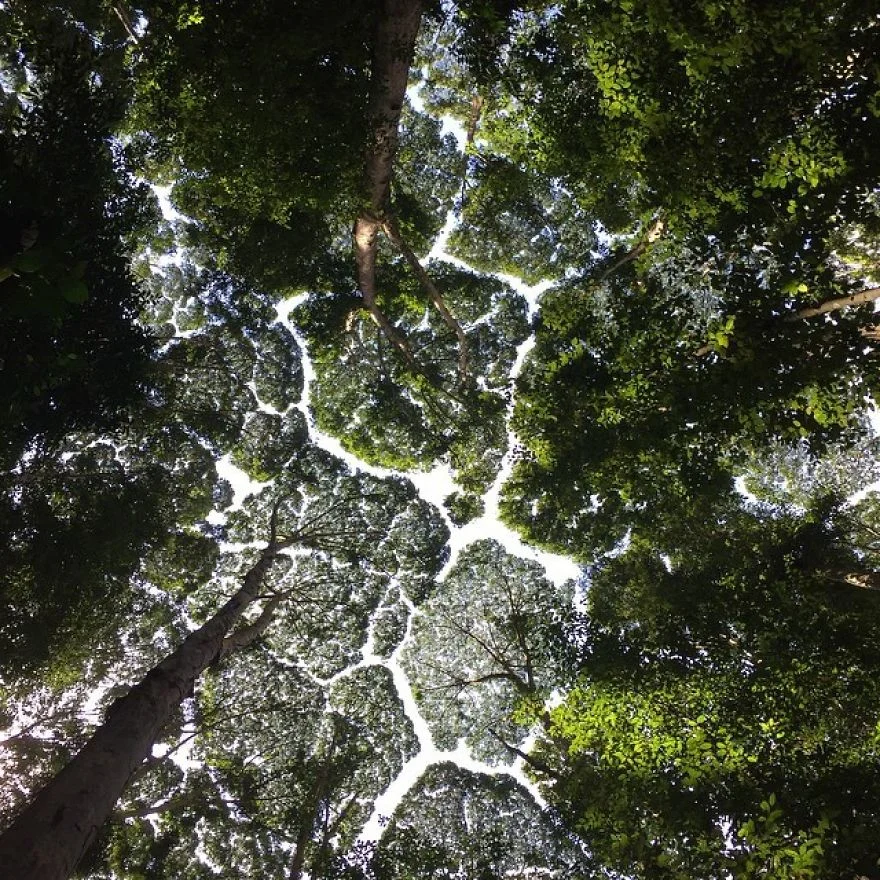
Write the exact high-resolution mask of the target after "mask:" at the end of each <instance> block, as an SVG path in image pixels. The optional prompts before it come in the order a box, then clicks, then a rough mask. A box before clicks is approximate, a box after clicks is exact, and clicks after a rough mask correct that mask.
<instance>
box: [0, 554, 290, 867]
mask: <svg viewBox="0 0 880 880" xmlns="http://www.w3.org/2000/svg"><path fill="white" fill-rule="evenodd" d="M279 549H281V545H278V544H275V542H274V541H273V542H271V543H270V545H269V547H267V548H266V549H265V550H264V551H263V553H262V554H261V556H260V558H259V559H258V561H257V562H256V563H255V565H254V566H253V567H252V568H251V569H250V571H249V572H248V573H247V575H246V576H245V578H244V582H243V584H242V586H241V588H240V589H239V590H238V592H236V593H235V594H234V595H233V596H232V597H231V598H230V599H229V600H228V601H227V602H226V604H224V605H223V607H222V608H221V609H220V610H219V611H218V612H217V613H216V614H215V615H214V616H213V617H212V618H211V619H210V620H208V621H207V622H206V623H205V624H204V625H203V626H201V627H200V628H199V629H197V630H196V631H195V632H192V633H190V635H189V636H187V638H186V639H185V640H184V641H183V644H181V645H180V647H179V648H178V649H177V650H176V651H174V652H173V653H172V654H170V655H169V656H168V657H166V658H165V659H164V660H163V661H162V662H161V663H159V664H158V665H157V666H155V667H154V668H153V669H151V670H150V672H148V673H147V675H146V676H145V677H144V678H143V680H141V681H140V682H139V683H138V684H136V685H135V686H134V687H133V688H132V689H131V690H130V691H129V692H128V693H127V694H126V695H125V696H124V697H121V698H120V699H118V700H116V702H114V703H113V704H112V705H111V706H110V709H109V710H108V711H107V715H106V718H105V719H104V723H103V724H102V725H101V726H100V727H99V728H98V729H97V730H96V731H95V733H94V734H93V735H92V738H91V739H90V740H89V741H88V742H87V743H86V745H85V746H84V747H83V749H82V750H81V751H80V752H79V754H78V755H77V756H76V757H75V758H74V759H73V760H72V761H71V762H70V763H69V764H68V765H67V766H66V767H65V768H64V769H63V770H62V771H61V772H60V773H59V774H58V775H57V776H56V777H55V778H54V779H53V780H52V781H51V782H50V783H49V784H48V785H46V786H45V788H43V789H42V791H40V792H39V794H37V796H36V798H35V799H34V800H33V801H32V802H31V804H30V805H29V806H28V807H27V808H26V809H25V810H24V812H23V813H21V814H20V815H19V816H18V818H17V819H16V820H15V822H13V824H12V825H11V826H10V827H9V828H8V829H7V830H6V831H5V832H4V833H3V835H2V836H0V877H3V878H9V880H13V878H14V880H64V878H67V877H69V876H70V874H71V873H72V872H73V870H74V868H75V867H76V865H77V862H78V861H79V860H80V859H81V858H82V856H83V854H84V853H85V852H86V850H87V849H88V847H89V846H90V845H91V843H92V841H93V840H94V839H95V836H96V835H97V833H98V830H99V829H100V828H101V826H102V825H103V824H104V823H105V822H106V821H107V819H108V818H109V817H110V815H111V814H112V812H113V806H114V804H115V803H116V801H117V800H118V799H119V797H120V795H121V794H122V791H123V789H124V788H125V786H126V784H127V783H128V781H129V780H130V779H131V777H132V776H133V775H134V773H135V771H136V770H137V769H138V767H139V766H140V765H141V764H142V763H143V761H144V760H145V759H146V758H147V757H148V756H149V754H150V751H151V748H152V745H153V743H154V742H155V740H156V739H157V738H158V736H159V734H160V732H161V730H162V728H163V727H164V726H165V725H166V724H167V723H168V721H169V719H170V718H171V716H172V714H173V712H174V710H175V709H176V707H177V706H178V705H179V704H180V702H181V701H182V700H183V699H184V697H186V696H187V695H189V694H190V693H192V689H193V685H194V684H195V681H196V679H197V678H198V677H199V676H200V675H201V674H202V672H204V671H205V669H207V668H208V667H209V666H210V665H211V664H212V663H214V662H215V661H216V660H217V659H218V658H219V657H220V656H221V653H222V651H223V646H224V639H225V638H226V636H227V633H229V632H230V630H231V629H232V627H233V626H234V625H235V623H236V622H237V621H238V620H239V619H240V618H241V616H242V614H243V613H244V611H245V610H246V609H247V608H248V606H250V605H251V604H252V603H253V602H254V601H255V600H256V599H257V598H258V597H259V595H260V590H261V587H262V584H263V581H264V579H265V577H266V574H267V573H268V571H269V569H270V567H271V566H272V562H273V560H274V559H275V557H276V556H277V554H278V550H279ZM264 628H265V627H264ZM260 631H262V630H260ZM233 635H234V634H233Z"/></svg>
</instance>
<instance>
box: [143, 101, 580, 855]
mask: <svg viewBox="0 0 880 880" xmlns="http://www.w3.org/2000/svg"><path fill="white" fill-rule="evenodd" d="M410 98H411V100H413V103H414V104H416V105H418V104H419V103H420V102H419V101H418V99H417V95H415V94H414V92H413V90H411V91H410ZM446 131H451V132H452V133H453V134H455V136H456V139H457V140H458V142H459V145H460V146H461V145H463V143H464V133H463V131H462V130H461V127H460V126H459V125H457V123H455V121H454V120H449V119H446V120H444V132H446ZM154 190H155V192H156V194H157V196H158V198H159V201H160V205H161V208H162V212H163V214H164V216H165V218H166V219H167V220H169V221H171V220H175V219H181V215H180V214H179V213H178V212H176V211H175V210H174V208H173V206H172V205H171V202H170V199H169V194H170V187H168V188H156V187H154ZM456 222H457V221H456V218H455V216H454V214H452V213H451V212H450V214H449V215H448V217H447V221H446V224H445V226H444V228H443V230H442V232H441V233H440V235H439V236H438V238H437V240H436V242H435V243H434V246H433V247H432V249H431V251H430V253H429V254H427V255H424V261H425V262H427V261H430V260H440V261H445V262H449V263H451V264H453V265H456V266H459V267H464V268H469V267H467V264H465V263H463V262H462V261H461V260H458V259H456V258H454V257H452V256H451V255H449V254H448V253H447V252H446V250H445V246H446V242H447V241H448V238H449V235H450V234H451V232H452V230H453V229H454V228H455V225H456ZM498 277H499V278H500V280H502V281H504V282H505V283H506V284H507V285H509V286H510V287H511V288H513V289H514V290H515V291H516V292H517V293H519V294H520V295H522V296H523V297H524V298H525V300H526V302H527V303H528V308H529V317H530V318H531V317H532V316H533V315H534V314H535V312H536V311H537V307H538V299H539V297H540V295H541V293H542V292H543V291H544V290H545V289H546V288H547V287H548V286H549V283H546V282H545V283H542V284H539V285H536V286H532V287H530V286H527V285H525V284H523V283H522V281H520V279H518V278H515V277H512V276H507V275H499V276H498ZM303 298H304V295H303V296H300V297H294V298H291V299H288V300H285V301H283V302H281V303H279V304H278V307H277V311H278V320H279V321H281V322H282V323H283V324H284V325H285V326H286V327H287V328H288V329H289V330H290V331H291V333H292V334H293V336H294V337H295V338H296V340H297V343H298V344H299V346H300V349H301V351H302V367H303V377H304V388H303V394H302V398H301V400H300V402H299V403H297V404H295V405H294V406H295V407H296V408H297V409H299V410H301V412H302V413H303V415H304V416H305V417H306V420H307V422H308V424H309V436H310V440H311V442H313V443H314V444H316V445H317V446H319V447H321V448H323V449H325V450H326V451H328V452H330V453H332V454H333V455H335V456H337V457H338V458H340V459H342V460H343V461H345V462H346V464H347V465H348V466H349V467H350V468H351V469H352V470H355V471H356V470H360V471H365V472H367V473H370V474H372V475H374V476H377V477H386V476H390V475H392V474H393V473H395V472H394V471H391V470H388V469H385V468H380V467H375V466H372V465H368V464H366V463H365V462H363V461H361V460H360V459H358V458H357V457H355V456H354V455H352V454H351V453H349V452H348V451H347V450H346V449H345V448H344V447H343V446H342V444H341V443H340V441H339V440H338V439H337V438H336V437H333V436H331V435H329V434H326V433H324V432H323V431H321V430H320V429H319V428H318V427H317V426H316V425H315V422H314V419H313V418H312V416H311V412H310V409H309V404H310V393H311V387H312V382H313V381H314V375H315V374H314V369H313V367H312V363H311V359H310V358H309V355H308V349H307V346H306V342H305V340H304V339H303V337H302V335H301V334H300V332H299V331H298V328H297V327H296V325H295V324H293V323H292V321H291V319H290V316H291V313H292V312H293V310H294V309H295V308H296V306H297V305H298V304H299V302H301V301H302V299H303ZM533 345H534V339H533V337H530V338H529V339H528V340H526V341H525V342H524V343H522V344H521V345H520V346H519V348H518V350H517V356H516V358H515V361H514V364H513V367H512V369H511V373H510V379H511V380H513V379H515V378H516V377H517V375H518V374H519V371H520V369H521V368H522V365H523V362H524V361H525V358H526V356H527V354H528V352H529V351H530V349H531V348H532V346H533ZM252 391H254V393H255V396H256V397H257V399H258V400H259V397H258V395H256V389H255V388H252ZM259 406H260V408H261V409H264V410H266V411H269V412H276V410H274V409H273V408H272V407H271V406H268V405H267V404H266V403H265V402H262V401H261V402H260V403H259ZM511 408H512V404H511ZM509 416H510V412H508V418H509ZM515 447H516V438H515V437H514V436H513V435H512V434H511V433H510V432H509V431H508V451H507V453H506V455H505V456H504V458H503V460H502V464H501V468H500V470H499V473H498V474H497V476H496V479H495V481H494V483H493V484H492V486H491V487H490V489H489V491H488V493H487V494H486V495H485V496H484V499H483V501H484V505H485V508H484V513H483V514H482V515H481V516H480V517H478V518H476V519H474V520H472V521H471V522H469V523H467V524H466V525H464V526H461V527H459V526H456V525H455V524H454V523H452V521H451V520H449V518H448V516H447V514H446V511H445V509H444V507H443V501H444V499H445V498H446V497H447V496H448V495H450V494H451V493H452V492H454V491H456V490H459V489H460V487H458V486H457V485H456V483H455V481H454V480H453V477H452V472H451V470H450V468H449V467H448V466H446V465H438V466H436V467H434V468H433V469H432V470H429V471H410V472H406V473H402V474H401V473H400V472H397V473H398V475H400V476H405V477H407V478H408V479H409V480H411V481H412V483H413V484H414V485H415V487H416V489H417V491H418V492H419V495H420V496H421V497H422V498H423V499H424V500H425V501H428V502H429V503H431V504H433V505H435V506H436V507H437V508H438V509H439V510H440V512H441V513H442V514H443V516H444V518H445V519H446V524H447V526H448V528H449V532H450V536H451V537H450V541H449V548H450V555H449V560H448V562H447V564H446V566H445V567H444V569H443V570H442V571H441V572H440V574H439V576H438V579H439V580H441V581H442V579H443V578H445V576H446V575H447V574H448V573H449V572H450V571H451V570H452V568H453V566H454V565H455V562H456V560H457V558H458V556H459V554H460V553H461V551H462V550H463V549H464V548H465V547H467V546H468V545H469V544H471V543H473V542H474V541H477V540H484V539H493V540H495V541H497V542H498V543H499V544H501V545H502V546H503V547H504V548H505V550H507V552H508V553H510V554H512V555H515V556H519V557H522V558H526V559H530V560H534V561H536V562H538V563H539V564H541V565H542V566H543V567H544V570H545V572H546V575H547V577H548V579H550V580H552V581H553V582H554V583H556V584H562V583H564V582H565V581H567V580H569V579H575V580H576V579H578V578H579V576H580V569H579V568H578V566H577V565H576V564H575V563H574V562H573V561H572V560H570V559H568V558H566V557H564V556H559V555H557V554H551V553H546V552H543V551H540V550H538V549H536V548H534V547H531V546H529V545H527V544H525V543H523V541H522V540H521V539H520V538H519V536H518V535H517V534H516V533H515V532H513V531H512V530H511V529H509V528H507V527H506V526H505V525H504V524H503V523H502V522H501V521H500V519H499V516H498V502H499V497H500V494H501V488H502V486H503V484H504V482H505V481H506V479H507V477H508V476H509V474H510V470H511V467H512V465H513V453H514V450H515ZM218 473H219V476H220V477H222V478H224V479H226V480H228V481H229V483H230V484H231V485H232V488H233V492H234V501H233V505H232V507H233V509H234V508H236V507H238V506H239V505H241V503H242V502H243V500H244V499H245V497H247V495H248V494H250V493H252V492H257V491H259V490H260V488H261V484H259V483H254V482H253V481H252V480H250V478H249V477H248V475H247V474H246V473H244V472H243V471H242V470H240V469H239V468H237V467H236V466H235V465H233V464H232V462H231V461H230V458H229V456H226V457H224V458H223V459H222V460H221V461H220V462H219V463H218ZM224 518H225V517H224V516H223V515H222V514H218V513H214V514H213V515H212V516H211V521H213V522H222V521H223V519H224ZM410 610H411V614H410V617H409V623H408V627H407V635H406V637H405V638H404V639H403V641H402V642H401V644H400V645H399V646H398V647H397V649H396V650H395V651H394V652H393V653H392V655H391V657H390V658H387V659H386V658H383V657H380V656H378V655H377V654H375V653H374V651H373V649H372V638H371V633H368V638H367V642H366V645H365V646H364V648H363V649H362V651H361V655H362V656H361V660H360V661H359V662H358V663H357V664H356V665H355V666H353V667H349V669H347V670H346V671H345V672H344V673H342V674H343V675H349V674H351V673H352V672H353V671H354V670H355V669H358V668H362V667H364V666H372V665H382V666H384V667H385V668H387V669H388V671H389V672H390V673H391V675H392V678H393V680H394V684H395V686H396V689H397V692H398V695H399V696H400V699H401V701H402V702H403V706H404V711H405V713H406V715H407V717H408V718H409V720H410V722H411V723H412V725H413V729H414V731H415V733H416V736H417V737H418V742H419V751H418V752H417V754H416V755H415V756H413V757H412V758H411V759H410V760H409V761H407V762H406V763H405V764H404V766H403V768H402V770H401V772H400V773H399V774H398V776H397V777H396V779H394V780H393V781H392V782H391V784H390V785H389V786H388V787H387V788H386V790H385V791H384V792H383V793H382V794H381V795H380V796H379V797H378V798H377V799H376V801H375V803H374V806H373V811H372V814H371V816H370V818H369V820H368V821H367V823H366V824H365V826H364V827H363V829H362V830H361V833H360V835H359V838H358V839H359V840H360V841H361V842H366V841H375V840H378V839H379V838H380V837H381V834H382V830H383V827H384V820H385V819H386V818H387V817H390V816H391V815H392V814H393V813H394V811H395V809H396V807H397V806H398V804H399V803H400V802H401V800H402V799H403V797H404V796H405V795H406V794H407V792H409V791H410V789H411V788H412V787H413V786H414V785H415V784H416V783H417V782H418V780H419V779H420V778H421V776H422V775H423V773H424V772H425V770H426V769H427V768H428V767H430V766H431V765H432V764H436V763H440V762H445V761H451V762H453V763H456V764H458V765H459V766H460V767H462V768H464V769H467V770H471V771H473V772H478V773H486V774H490V775H495V774H499V773H504V774H508V775H510V776H512V777H513V778H514V779H516V780H517V781H518V782H519V784H520V785H522V786H523V787H524V788H526V789H527V790H528V791H529V792H530V793H531V795H532V797H534V798H535V800H536V801H537V802H538V803H539V804H541V803H542V800H541V797H540V794H539V793H538V791H537V789H536V787H535V786H534V785H532V784H531V783H530V782H529V780H528V779H527V778H526V777H525V775H524V773H523V769H522V760H521V759H517V760H516V761H515V762H512V763H510V764H507V765H500V766H493V765H489V764H486V763H483V762H481V761H477V760H475V759H474V758H473V757H472V755H471V754H470V753H469V751H468V749H467V747H466V746H465V745H464V743H460V744H459V745H458V747H457V748H456V749H455V750H453V751H443V750H440V749H438V748H437V746H436V745H435V743H434V739H433V736H432V734H431V730H430V728H429V726H428V724H427V722H426V720H425V718H424V717H423V716H422V714H421V712H420V710H419V707H418V705H417V703H416V701H415V698H414V696H413V691H412V688H411V686H410V682H409V680H408V678H407V676H406V673H405V672H404V670H403V667H402V666H401V664H400V662H399V658H400V655H401V652H402V650H403V649H404V648H405V646H406V644H407V642H408V638H409V635H410V633H411V630H412V623H413V619H414V615H415V614H417V613H418V611H417V609H415V608H413V607H412V605H411V603H410ZM190 733H191V731H190V730H189V729H188V726H187V727H185V728H184V730H183V731H182V732H181V736H182V738H185V737H187V736H189V735H190ZM191 744H192V741H191V740H189V741H188V742H187V743H186V745H184V746H183V747H182V748H180V749H179V750H178V751H176V752H175V755H174V760H175V762H176V763H178V764H179V765H180V766H181V767H183V768H186V767H191V766H193V762H192V760H191V757H190V751H191V749H190V746H191Z"/></svg>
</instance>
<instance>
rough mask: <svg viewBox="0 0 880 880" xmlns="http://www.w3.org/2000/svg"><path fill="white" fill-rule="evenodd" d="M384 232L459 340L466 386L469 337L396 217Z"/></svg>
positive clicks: (461, 380) (461, 376) (462, 379)
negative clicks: (409, 242) (402, 230)
mask: <svg viewBox="0 0 880 880" xmlns="http://www.w3.org/2000/svg"><path fill="white" fill-rule="evenodd" d="M382 230H383V232H384V233H385V235H387V236H388V239H389V241H390V242H391V243H392V244H393V245H394V246H395V247H396V248H397V250H398V251H400V253H401V255H402V256H403V258H404V260H406V262H407V263H408V264H409V266H410V268H411V269H412V270H413V272H415V274H416V277H417V278H418V279H419V283H420V284H421V286H422V288H423V289H424V291H425V293H427V294H428V298H429V299H430V300H431V302H432V304H433V305H434V308H435V309H437V311H438V312H439V313H440V316H441V317H442V318H443V322H444V323H445V324H446V326H447V327H448V328H449V329H450V330H451V331H452V332H453V333H454V334H455V336H456V338H457V339H458V381H459V384H460V385H464V384H465V382H466V380H467V375H468V355H469V353H468V341H467V336H466V335H465V332H464V330H463V329H462V327H461V324H459V323H458V321H456V319H455V317H454V316H453V314H452V312H450V311H449V308H448V306H447V305H446V301H445V300H444V299H443V295H442V294H441V293H440V291H439V290H438V289H437V285H436V284H435V283H434V281H433V279H432V278H431V276H430V275H428V273H427V272H426V271H425V268H424V266H422V264H421V262H420V261H419V258H418V257H417V256H416V255H415V254H414V253H413V251H412V249H411V248H410V246H409V245H408V244H407V243H406V241H405V240H404V238H403V236H402V235H401V233H400V227H399V226H398V225H397V220H396V219H395V218H394V217H388V218H386V219H385V222H384V223H383V224H382Z"/></svg>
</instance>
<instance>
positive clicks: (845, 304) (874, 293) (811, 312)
mask: <svg viewBox="0 0 880 880" xmlns="http://www.w3.org/2000/svg"><path fill="white" fill-rule="evenodd" d="M877 299H880V287H871V288H869V289H868V290H861V291H859V292H858V293H851V294H849V295H848V296H839V297H837V298H835V299H829V300H827V301H826V302H823V303H822V304H821V305H818V306H813V307H811V308H807V309H799V310H798V311H796V312H794V314H791V315H786V316H785V318H783V320H784V321H801V320H803V319H804V318H814V317H816V315H826V314H828V312H839V311H840V310H841V309H846V308H849V307H850V306H860V305H864V304H865V303H869V302H874V301H875V300H877Z"/></svg>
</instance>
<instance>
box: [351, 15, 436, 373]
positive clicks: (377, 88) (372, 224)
mask: <svg viewBox="0 0 880 880" xmlns="http://www.w3.org/2000/svg"><path fill="white" fill-rule="evenodd" d="M421 20H422V0H384V2H383V3H382V9H381V11H380V13H379V22H378V25H377V27H376V38H375V41H374V44H373V60H372V82H371V84H370V103H369V107H368V109H367V125H368V127H369V133H368V141H367V154H366V163H365V168H364V184H365V190H366V197H367V205H366V206H365V207H364V209H363V210H361V212H360V213H359V214H358V216H357V219H356V220H355V223H354V230H353V238H354V254H355V263H356V265H357V275H358V287H359V288H360V292H361V296H362V297H363V301H364V308H365V309H366V310H367V311H368V312H369V313H370V316H371V317H372V319H373V321H374V322H375V323H376V325H377V326H378V327H379V328H380V329H381V331H382V332H383V333H384V334H385V336H386V337H387V338H388V341H389V342H390V343H391V344H392V345H393V346H394V347H395V348H396V349H397V350H398V351H399V352H400V353H401V355H402V356H403V358H404V360H405V361H406V363H407V366H409V367H410V368H411V369H415V368H416V363H415V358H414V357H413V354H412V351H411V349H410V347H409V343H408V342H407V340H406V337H405V336H404V335H403V334H402V333H401V332H400V331H399V330H397V328H396V327H394V325H393V324H392V323H391V322H390V321H389V320H388V318H387V316H386V315H385V314H384V313H383V312H382V310H381V309H380V308H379V306H378V304H377V303H376V250H377V248H378V236H379V231H380V229H381V227H382V220H383V218H384V216H385V214H386V212H387V210H388V203H389V200H390V195H391V175H392V172H393V169H394V157H395V155H396V154H397V142H398V128H399V125H400V113H401V110H402V109H403V98H404V95H405V94H406V84H407V81H408V79H409V69H410V66H411V64H412V59H413V54H414V53H415V45H416V37H417V36H418V32H419V25H420V24H421Z"/></svg>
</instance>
